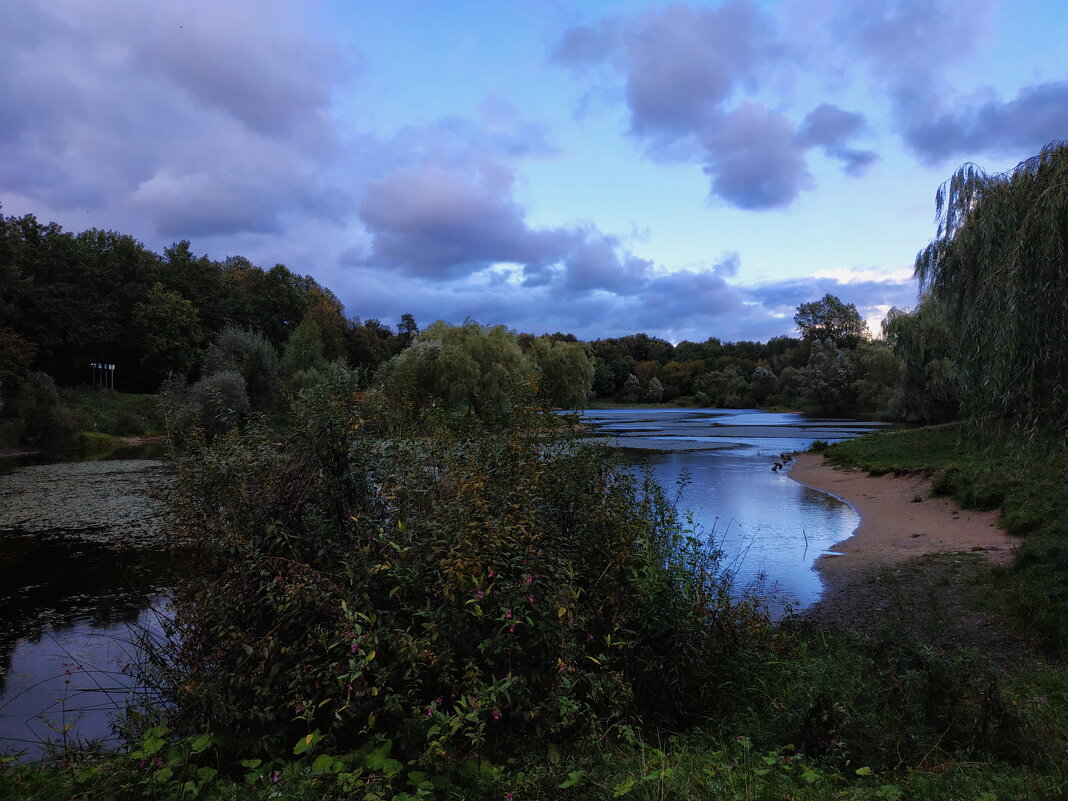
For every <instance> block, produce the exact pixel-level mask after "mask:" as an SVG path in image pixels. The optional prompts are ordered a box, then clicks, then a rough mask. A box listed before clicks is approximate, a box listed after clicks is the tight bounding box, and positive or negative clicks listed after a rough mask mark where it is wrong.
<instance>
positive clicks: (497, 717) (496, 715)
mask: <svg viewBox="0 0 1068 801" xmlns="http://www.w3.org/2000/svg"><path fill="white" fill-rule="evenodd" d="M493 719H494V720H500V719H501V711H500V710H499V709H496V708H495V709H494V710H493Z"/></svg>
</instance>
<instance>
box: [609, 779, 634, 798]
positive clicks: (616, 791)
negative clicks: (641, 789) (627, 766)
mask: <svg viewBox="0 0 1068 801" xmlns="http://www.w3.org/2000/svg"><path fill="white" fill-rule="evenodd" d="M632 787H634V777H633V776H628V777H627V778H625V779H624V780H623V781H621V782H620V783H619V784H617V785H616V786H615V787H614V788H613V789H612V797H613V798H619V797H620V796H623V795H626V794H627V793H629V792H630V791H631V788H632Z"/></svg>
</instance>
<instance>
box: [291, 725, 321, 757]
mask: <svg viewBox="0 0 1068 801" xmlns="http://www.w3.org/2000/svg"><path fill="white" fill-rule="evenodd" d="M321 739H323V735H322V734H320V733H319V730H318V729H316V730H315V731H313V732H312V733H311V734H306V735H304V736H303V737H301V738H300V739H299V740H297V744H296V745H294V746H293V753H294V754H296V755H297V756H300V755H301V754H303V753H305V752H306V751H309V750H311V749H312V748H314V747H315V744H316V743H317V742H319V741H320V740H321Z"/></svg>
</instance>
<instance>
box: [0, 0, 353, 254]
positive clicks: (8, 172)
mask: <svg viewBox="0 0 1068 801" xmlns="http://www.w3.org/2000/svg"><path fill="white" fill-rule="evenodd" d="M6 16H7V17H8V19H9V21H10V20H18V23H17V24H12V25H7V24H5V25H4V26H3V27H0V71H2V72H3V73H4V74H5V75H7V76H9V79H8V80H5V81H3V82H2V83H0V106H2V107H3V108H4V110H5V125H4V126H2V127H0V184H2V185H3V186H4V187H5V189H6V190H7V192H9V193H11V194H13V195H18V196H21V197H24V198H26V199H27V200H28V201H29V202H30V203H32V205H33V206H34V207H35V209H36V210H38V211H45V210H49V211H56V210H59V211H62V210H68V209H78V210H85V211H86V212H89V211H92V212H100V213H101V214H102V215H104V216H106V217H107V218H108V219H109V220H110V224H111V225H113V226H115V227H120V228H122V229H124V230H140V231H146V233H147V231H148V230H152V231H154V232H155V233H156V234H158V235H160V236H182V237H189V236H196V235H223V234H239V233H242V232H259V233H263V232H271V231H279V230H281V229H282V228H283V227H284V226H285V224H286V223H287V221H288V220H289V219H291V218H292V217H293V216H295V215H298V214H313V215H314V214H322V215H326V216H327V217H330V218H333V219H339V218H340V217H341V215H342V214H343V213H344V212H343V209H344V207H345V205H346V203H350V202H351V201H347V200H346V196H345V192H344V191H343V190H342V189H340V188H339V187H337V186H336V185H333V184H332V181H331V179H330V178H329V176H328V172H327V171H326V170H325V169H324V167H325V166H327V165H329V164H331V163H332V161H333V160H334V159H335V158H336V157H337V155H338V153H339V151H340V147H341V144H340V139H339V136H338V133H337V131H336V129H335V123H334V121H333V119H332V116H331V110H330V106H331V102H332V97H333V93H334V92H335V90H336V89H337V88H338V87H339V86H341V85H342V84H343V83H344V82H345V81H347V80H349V79H350V77H351V76H352V75H354V73H355V72H356V71H357V70H358V61H359V59H358V56H355V55H354V51H349V52H346V53H343V52H341V51H340V50H338V49H337V48H334V47H332V46H330V45H328V44H325V43H323V42H321V41H317V40H315V39H313V38H311V37H310V35H308V34H306V33H304V32H303V27H302V24H301V18H300V15H299V12H298V9H296V8H294V7H291V6H287V5H285V4H281V3H274V2H267V3H256V2H251V0H246V1H245V2H235V3H230V4H226V5H225V6H219V5H218V4H216V3H209V2H207V0H194V1H193V2H186V3H182V4H168V5H165V6H161V5H157V4H139V3H127V2H122V1H121V0H102V1H101V2H94V3H88V2H79V1H78V0H70V1H69V2H57V3H52V4H41V3H33V2H27V1H26V0H15V7H14V8H9V9H7V15H6ZM236 32H240V34H239V35H238V34H237V33H236ZM15 76H17V79H15Z"/></svg>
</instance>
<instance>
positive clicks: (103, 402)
mask: <svg viewBox="0 0 1068 801" xmlns="http://www.w3.org/2000/svg"><path fill="white" fill-rule="evenodd" d="M60 402H61V403H63V404H64V405H67V406H70V407H72V408H74V409H77V410H78V411H79V412H81V413H82V414H84V415H85V423H86V424H85V429H86V430H87V431H94V432H99V433H104V434H111V435H114V436H148V435H153V434H159V433H162V424H161V421H160V418H159V411H158V403H159V401H158V398H157V397H156V395H142V394H137V393H132V392H116V391H114V390H101V389H97V388H94V387H86V386H81V387H72V388H64V389H62V390H60Z"/></svg>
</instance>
